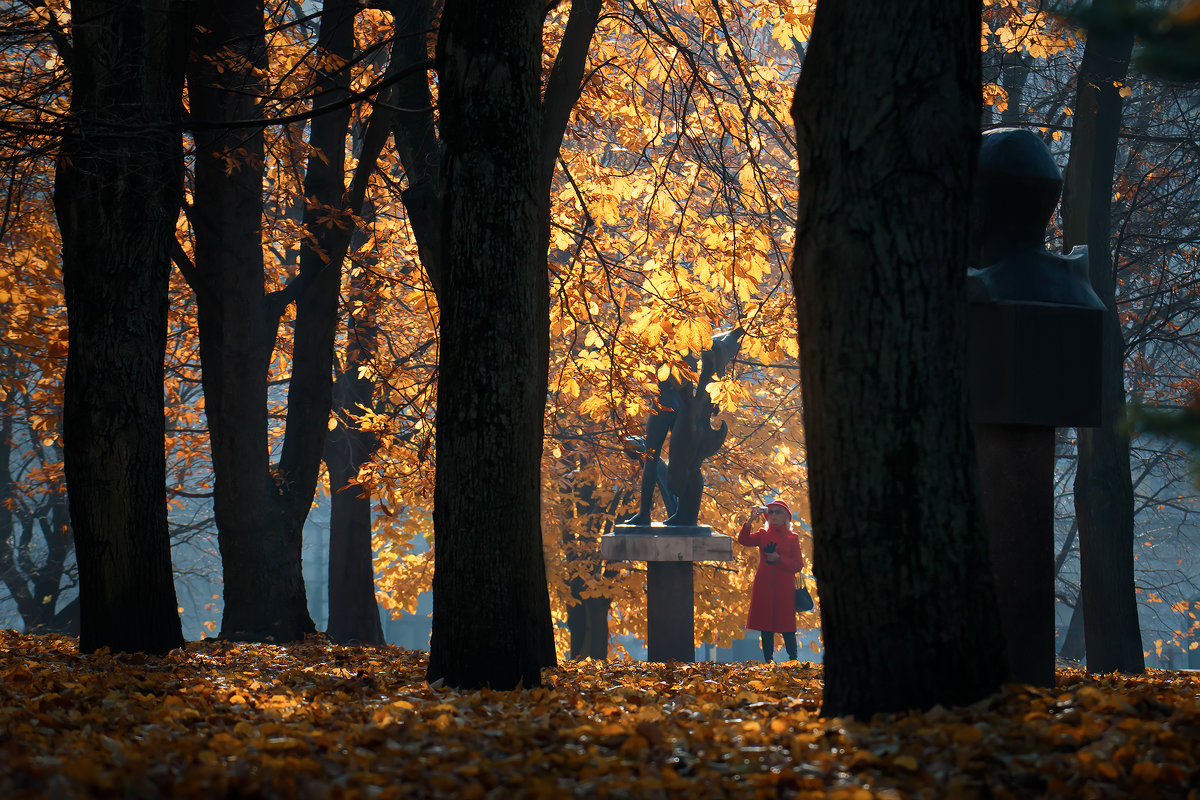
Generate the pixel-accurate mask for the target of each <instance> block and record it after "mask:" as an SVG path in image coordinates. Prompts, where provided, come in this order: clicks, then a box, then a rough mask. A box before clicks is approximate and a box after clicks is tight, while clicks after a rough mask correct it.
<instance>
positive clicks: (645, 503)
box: [624, 328, 745, 526]
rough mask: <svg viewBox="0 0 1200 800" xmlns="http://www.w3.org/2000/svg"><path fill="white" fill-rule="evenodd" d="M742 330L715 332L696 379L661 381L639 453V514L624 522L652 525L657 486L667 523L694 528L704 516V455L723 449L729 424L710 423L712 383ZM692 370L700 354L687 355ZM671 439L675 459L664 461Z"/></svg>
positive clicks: (734, 352) (733, 352)
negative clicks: (656, 403)
mask: <svg viewBox="0 0 1200 800" xmlns="http://www.w3.org/2000/svg"><path fill="white" fill-rule="evenodd" d="M744 335H745V331H743V330H742V329H741V328H734V329H732V330H727V331H722V332H720V333H717V334H716V335H714V336H713V343H712V347H710V348H709V349H707V350H704V351H703V352H702V353H700V363H699V368H700V372H699V374H698V376H697V380H696V382H695V383H694V384H693V383H692V381H691V379H689V378H684V379H682V380H680V379H679V378H676V377H675V375H674V374H672V375H671V376H669V377H668V378H667V379H666V380H663V381H659V384H658V409H657V410H656V411H654V412H653V413H652V414H651V415H650V418H649V420H647V422H646V438H645V440H644V443H643V442H639V447H638V448H637V451H636V452H635V455H637V456H638V457H640V458H642V459H643V464H642V479H641V505H640V507H639V509H638V513H636V514H634V515H633V516H632V517H630V518H629V519H627V520H625V521H624V524H627V525H649V524H650V517H651V513H652V511H653V509H654V487H655V486H656V485H657V486H658V487H659V490H660V492H661V493H662V496H663V501H664V505H666V507H667V509H668V513H670V516H669V517H668V518H667V519H666V521H665V524H667V525H686V526H695V525H696V523H697V520H698V518H699V516H700V498H701V496H702V495H703V494H704V474H703V473H702V472H701V470H700V465H701V463H702V462H703V461H704V459H706V458H708V457H709V456H711V455H712V454H713V453H715V452H717V451H718V450H720V449H721V445H722V444H724V443H725V437H726V435H728V432H729V428H728V426H727V425H726V424H725V423H724V422H722V423H721V426H720V427H719V428H713V427H712V422H711V420H712V417H713V415H714V413H715V408H714V406H713V402H712V398H711V397H710V396H709V394H708V385H709V384H710V383H711V382H712V380H713V378H714V377H719V376H723V375H724V374H725V368H726V367H727V366H728V365H729V364H730V363H731V362H732V361H733V359H734V358H735V357H736V356H737V354H738V351H739V350H740V349H741V342H742V336H744ZM685 363H687V365H688V367H689V368H690V369H693V370H695V369H696V367H697V363H696V357H695V356H694V355H689V356H688V358H687V359H685ZM668 434H669V435H670V437H671V447H670V451H671V457H670V459H669V460H666V461H664V460H663V459H662V455H661V454H662V449H663V445H664V444H665V443H666V440H667V436H668Z"/></svg>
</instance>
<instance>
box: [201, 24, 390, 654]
mask: <svg viewBox="0 0 1200 800" xmlns="http://www.w3.org/2000/svg"><path fill="white" fill-rule="evenodd" d="M358 8H359V6H358V4H357V3H355V2H353V0H330V2H327V3H325V6H324V10H323V12H322V15H321V29H320V33H319V36H318V41H317V49H318V51H319V52H321V53H328V54H330V55H332V56H334V57H336V59H337V63H343V64H348V63H349V62H350V61H351V59H352V56H353V54H354V34H353V25H354V15H355V14H356V13H357V10H358ZM208 9H209V12H208V13H209V15H210V18H208V19H207V20H206V24H205V25H204V28H205V29H206V31H207V32H206V33H204V34H203V35H202V36H201V37H200V39H199V47H198V51H197V58H196V59H194V63H195V67H194V70H193V73H192V75H193V82H194V83H195V85H196V89H195V90H194V91H195V92H196V97H197V101H198V102H199V103H200V105H199V106H197V105H195V104H194V105H193V112H194V113H193V116H195V117H196V118H197V119H198V120H199V128H198V131H197V140H198V146H197V151H198V156H197V179H196V205H195V212H194V217H195V219H194V224H195V228H196V245H197V246H196V252H197V264H196V267H197V269H196V272H197V277H198V279H199V280H198V281H195V282H193V285H195V286H196V287H197V288H196V293H197V297H198V300H199V303H200V308H201V320H200V322H201V356H202V358H203V359H204V375H205V400H206V404H207V410H208V414H209V426H210V428H211V429H212V435H213V441H214V459H213V460H214V471H216V472H217V482H216V487H215V489H216V493H217V517H218V521H217V524H218V532H219V535H220V538H221V555H222V561H223V564H224V568H225V609H224V617H223V619H222V624H221V635H222V636H223V637H224V638H228V639H244V640H252V641H272V640H273V641H285V640H294V639H298V638H300V637H302V636H303V635H304V634H306V633H311V632H313V631H314V630H315V628H314V626H313V623H312V619H311V618H310V617H309V614H308V603H307V599H306V596H305V588H304V579H303V574H302V569H301V545H302V541H303V529H304V522H305V520H306V519H307V517H308V512H309V510H310V508H311V507H312V501H313V496H314V495H315V493H316V484H317V478H318V472H319V467H320V462H321V457H322V453H323V450H324V443H325V434H326V431H327V423H328V419H329V413H330V408H331V404H332V373H333V340H334V333H335V331H336V328H337V303H338V289H339V285H340V280H341V264H342V261H343V259H344V257H345V254H346V249H347V246H348V244H349V241H350V236H351V235H352V233H353V230H354V226H353V223H352V220H351V217H350V215H351V213H353V212H356V211H357V210H358V207H359V206H360V205H361V203H362V197H363V195H364V193H365V185H366V182H365V179H363V180H359V179H358V178H357V177H356V185H355V187H354V188H353V189H352V190H351V191H350V192H349V193H348V192H347V190H346V187H345V183H344V172H345V145H346V134H347V130H348V126H349V119H350V112H351V109H350V108H349V106H347V107H345V108H339V109H336V110H333V111H330V112H324V113H320V114H316V115H314V117H313V119H312V121H311V123H310V139H309V141H310V144H311V145H312V147H313V148H314V149H315V150H316V151H317V152H318V153H319V155H314V156H313V157H312V158H311V159H310V160H309V164H308V169H307V172H306V177H305V184H304V196H305V198H308V200H309V203H308V206H307V209H306V211H305V215H304V225H305V228H306V229H307V231H308V234H309V235H308V237H307V238H306V240H305V244H304V247H303V249H302V251H301V254H300V271H299V275H298V277H297V278H296V279H295V280H294V281H293V283H291V284H290V285H289V286H288V288H287V289H285V290H284V291H282V292H279V293H277V294H274V295H264V293H263V291H264V290H263V260H262V249H261V248H262V242H261V235H260V230H259V229H260V227H261V218H262V136H261V133H260V132H259V129H257V128H254V127H246V126H240V127H236V128H232V129H229V130H225V131H218V132H217V133H216V134H211V135H210V134H206V133H205V130H206V126H207V124H209V123H211V122H212V121H213V120H238V119H242V120H244V119H253V118H255V117H257V116H260V115H261V108H260V104H259V102H258V98H259V96H260V95H261V91H262V86H261V83H260V81H261V77H260V76H261V72H260V71H258V70H257V69H256V68H257V67H260V66H261V64H262V59H263V57H264V56H263V11H262V5H261V3H259V4H258V5H257V6H253V5H251V6H247V5H245V4H239V3H232V2H228V0H226V2H223V3H218V4H214V5H212V6H209V7H208ZM230 48H232V50H231V49H230ZM222 52H224V53H226V54H232V55H233V56H234V57H233V58H228V57H227V56H225V57H223V56H222V55H221V54H222ZM238 56H240V58H239V57H238ZM222 61H225V62H226V63H220V67H221V68H220V69H218V68H217V66H218V63H219V62H222ZM349 83H350V75H349V72H348V70H334V71H332V72H330V73H329V74H327V75H326V76H325V78H324V79H323V80H322V81H321V82H320V83H319V84H318V86H317V87H316V94H317V96H318V97H319V100H318V101H317V102H318V104H320V105H331V104H336V103H337V102H338V101H339V100H340V99H342V98H343V97H345V96H346V94H347V93H348V88H349ZM197 101H193V102H194V103H196V102H197ZM201 140H202V141H203V145H201V144H200V143H199V142H200V141H201ZM377 155H378V151H377V150H375V151H372V152H367V151H366V150H364V153H363V156H362V162H363V163H362V166H361V167H360V176H364V177H365V175H366V172H367V171H368V170H369V169H370V168H371V167H372V166H373V164H374V162H375V158H376V157H377ZM228 158H234V159H236V160H237V163H238V167H239V168H238V169H236V170H233V171H232V172H227V171H225V170H224V166H225V164H226V160H227V159H228ZM202 159H203V160H204V161H205V162H206V163H205V171H204V173H203V174H204V176H205V178H206V180H202V171H201V166H200V161H201V160H202ZM328 218H333V219H335V220H337V223H335V224H328V223H327V222H326V221H325V220H326V219H328ZM292 300H294V301H295V303H296V322H295V328H294V339H293V343H292V374H291V380H290V383H289V387H288V411H287V426H286V432H285V435H284V441H283V446H282V452H281V455H280V460H279V462H278V463H277V464H274V465H271V464H269V463H268V461H267V459H268V449H267V433H266V432H267V425H266V409H267V406H266V399H267V393H266V387H267V375H268V367H269V359H270V356H271V351H272V349H273V347H274V345H275V339H276V336H277V331H278V326H279V319H280V316H281V314H282V311H283V309H284V307H285V305H286V304H287V303H288V302H290V301H292ZM206 303H207V305H208V306H209V307H210V308H211V309H212V311H211V313H208V314H206V313H205V305H206ZM206 341H207V347H206V346H205V343H206ZM210 367H211V371H212V372H213V373H215V376H214V377H212V378H210V375H209V373H210ZM210 381H211V382H213V394H214V395H216V396H217V398H218V400H217V403H216V405H215V407H214V403H213V402H212V401H210V399H209V388H210ZM239 434H241V435H239ZM218 452H220V453H221V454H222V458H221V461H220V463H219V464H218ZM234 454H236V455H234ZM226 501H228V502H226Z"/></svg>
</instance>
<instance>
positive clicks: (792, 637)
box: [771, 631, 796, 661]
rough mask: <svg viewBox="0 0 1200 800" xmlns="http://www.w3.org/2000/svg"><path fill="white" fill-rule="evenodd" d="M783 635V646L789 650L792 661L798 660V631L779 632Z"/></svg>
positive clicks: (772, 647) (772, 644) (772, 646)
mask: <svg viewBox="0 0 1200 800" xmlns="http://www.w3.org/2000/svg"><path fill="white" fill-rule="evenodd" d="M779 635H780V636H782V637H783V648H784V649H785V650H787V654H788V658H789V659H791V660H792V661H795V660H796V632H795V631H789V632H788V633H781V634H779ZM771 649H774V642H772V643H771Z"/></svg>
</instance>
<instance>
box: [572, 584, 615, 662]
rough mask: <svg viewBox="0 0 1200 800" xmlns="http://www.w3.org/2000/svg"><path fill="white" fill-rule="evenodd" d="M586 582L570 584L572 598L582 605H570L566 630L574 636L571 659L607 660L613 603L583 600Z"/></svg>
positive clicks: (594, 599) (590, 598) (605, 599)
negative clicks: (610, 612) (609, 618)
mask: <svg viewBox="0 0 1200 800" xmlns="http://www.w3.org/2000/svg"><path fill="white" fill-rule="evenodd" d="M582 591H583V580H582V579H580V578H574V579H572V581H571V597H573V598H575V599H576V600H578V601H579V602H578V603H576V604H575V605H573V606H567V628H568V629H569V630H570V633H571V658H595V659H598V660H600V661H603V660H605V659H607V658H608V612H609V609H610V608H611V607H612V600H610V599H609V598H607V597H582V596H581V595H580V592H582Z"/></svg>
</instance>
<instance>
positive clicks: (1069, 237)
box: [1062, 3, 1144, 673]
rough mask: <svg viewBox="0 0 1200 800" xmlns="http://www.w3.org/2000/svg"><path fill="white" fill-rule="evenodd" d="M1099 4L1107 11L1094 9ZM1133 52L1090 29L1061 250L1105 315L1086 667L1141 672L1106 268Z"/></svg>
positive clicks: (1084, 478)
mask: <svg viewBox="0 0 1200 800" xmlns="http://www.w3.org/2000/svg"><path fill="white" fill-rule="evenodd" d="M1097 5H1104V3H1098V4H1097ZM1132 51H1133V33H1132V32H1130V31H1120V30H1115V31H1106V30H1102V29H1097V30H1093V31H1091V32H1089V34H1088V37H1087V44H1086V46H1085V48H1084V53H1083V61H1082V63H1081V64H1080V67H1079V74H1078V77H1077V78H1076V81H1077V89H1076V99H1075V113H1074V115H1073V116H1072V119H1073V120H1074V126H1073V127H1072V133H1071V155H1070V159H1069V161H1068V162H1067V169H1066V174H1065V184H1064V188H1063V211H1062V217H1063V247H1064V249H1070V248H1071V247H1073V246H1074V245H1076V244H1086V245H1087V246H1088V257H1089V264H1090V272H1091V281H1092V286H1093V288H1095V290H1096V293H1097V294H1098V295H1099V296H1100V298H1101V299H1102V300H1104V302H1105V305H1106V306H1107V312H1106V314H1105V319H1104V331H1103V336H1102V339H1101V349H1102V354H1103V355H1102V357H1103V359H1104V365H1105V371H1104V384H1103V386H1102V388H1101V397H1100V403H1101V420H1100V425H1099V426H1097V427H1095V428H1080V429H1079V432H1078V447H1079V463H1078V466H1077V471H1076V473H1075V513H1076V518H1077V519H1078V521H1079V553H1080V570H1081V575H1080V580H1081V598H1080V602H1081V603H1082V605H1083V627H1084V641H1085V646H1086V651H1087V666H1088V669H1089V670H1092V671H1095V672H1112V671H1114V670H1119V671H1122V672H1134V673H1138V672H1142V671H1143V669H1144V663H1143V660H1142V637H1141V631H1140V629H1139V626H1138V612H1137V598H1136V596H1135V594H1134V578H1133V566H1134V562H1133V538H1134V534H1133V516H1134V497H1133V481H1132V477H1131V474H1130V466H1129V433H1128V430H1127V428H1126V425H1125V416H1126V415H1125V377H1124V376H1125V342H1124V340H1123V338H1122V335H1121V323H1120V320H1119V318H1118V315H1117V306H1116V287H1117V285H1116V278H1115V277H1114V270H1113V262H1112V244H1111V241H1112V234H1113V229H1112V219H1113V215H1112V193H1113V172H1114V168H1115V162H1116V157H1117V145H1118V137H1119V134H1120V128H1121V106H1122V96H1121V91H1122V87H1123V85H1124V82H1125V78H1126V73H1127V72H1128V69H1129V59H1130V56H1131V54H1132Z"/></svg>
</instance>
